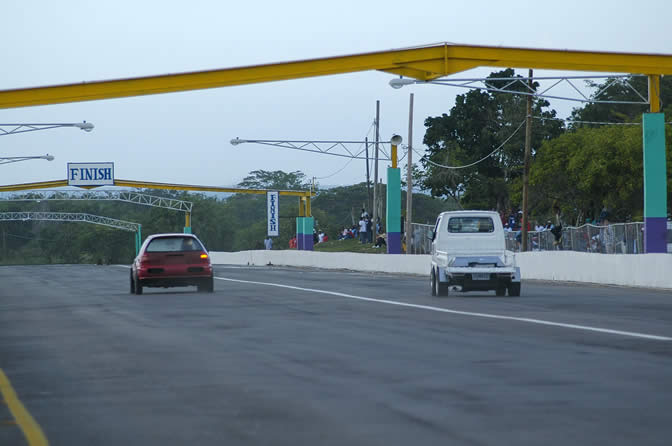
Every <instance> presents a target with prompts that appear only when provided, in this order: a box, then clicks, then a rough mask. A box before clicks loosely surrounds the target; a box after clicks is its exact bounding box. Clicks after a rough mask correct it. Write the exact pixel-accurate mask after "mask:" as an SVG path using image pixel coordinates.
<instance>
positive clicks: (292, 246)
mask: <svg viewBox="0 0 672 446" xmlns="http://www.w3.org/2000/svg"><path fill="white" fill-rule="evenodd" d="M289 249H296V236H294V237H293V238H291V239H289Z"/></svg>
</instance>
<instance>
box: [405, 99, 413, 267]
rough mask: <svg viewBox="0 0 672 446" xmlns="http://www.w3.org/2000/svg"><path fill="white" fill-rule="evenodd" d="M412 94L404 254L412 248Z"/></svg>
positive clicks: (409, 119)
mask: <svg viewBox="0 0 672 446" xmlns="http://www.w3.org/2000/svg"><path fill="white" fill-rule="evenodd" d="M412 155H413V93H411V99H410V102H409V105H408V155H406V161H407V163H408V165H407V169H406V254H410V253H411V247H412V246H413V226H412V221H413V220H412V218H413V157H412Z"/></svg>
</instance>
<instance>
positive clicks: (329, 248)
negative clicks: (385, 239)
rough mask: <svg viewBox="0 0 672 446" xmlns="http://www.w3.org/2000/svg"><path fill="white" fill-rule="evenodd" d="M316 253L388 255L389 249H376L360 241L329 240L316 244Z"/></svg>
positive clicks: (370, 244)
mask: <svg viewBox="0 0 672 446" xmlns="http://www.w3.org/2000/svg"><path fill="white" fill-rule="evenodd" d="M313 249H314V250H315V251H321V252H363V253H366V254H386V253H387V248H386V247H385V246H383V247H382V248H374V247H373V244H372V243H366V244H364V245H362V244H361V243H359V241H358V240H354V239H347V240H329V241H328V242H324V243H316V244H315V246H314V248H313Z"/></svg>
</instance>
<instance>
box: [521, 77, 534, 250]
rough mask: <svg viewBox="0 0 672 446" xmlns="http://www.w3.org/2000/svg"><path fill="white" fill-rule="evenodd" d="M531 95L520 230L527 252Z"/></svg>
mask: <svg viewBox="0 0 672 446" xmlns="http://www.w3.org/2000/svg"><path fill="white" fill-rule="evenodd" d="M528 77H529V80H528V82H529V84H528V85H529V87H530V90H532V69H530V72H529V75H528ZM531 147H532V95H528V96H527V115H526V117H525V160H524V170H523V223H522V225H523V227H522V228H521V236H522V242H523V244H522V248H521V249H522V251H527V222H528V215H527V212H528V208H527V199H528V195H529V190H528V189H529V181H530V156H531V151H532V148H531Z"/></svg>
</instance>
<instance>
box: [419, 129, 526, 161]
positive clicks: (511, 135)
mask: <svg viewBox="0 0 672 446" xmlns="http://www.w3.org/2000/svg"><path fill="white" fill-rule="evenodd" d="M523 124H525V120H523V121H522V122H521V123H520V125H519V126H518V127H517V128H516V130H514V131H513V133H511V134H510V135H509V137H508V138H506V139H505V140H504V142H503V143H501V144H500V145H499V146H498V147H497V148H496V149H495V150H493V151H492V152H490V153H488V154H487V155H486V156H484V157H483V158H481V159H480V160H478V161H475V162H473V163H471V164H467V165H465V166H445V165H443V164H439V163H435V162H434V161H432V160H430V159H429V158H427V157H425V155H423V154H422V153H419V152H418V151H417V150H416V151H415V153H417V154H418V155H420V156H421V157H423V158H425V160H426V161H427V162H428V163H429V164H431V165H433V166H436V167H441V168H443V169H466V168H467V167H472V166H475V165H476V164H478V163H480V162H483V161H485V160H486V159H488V158H490V157H491V156H492V155H494V154H495V153H496V152H497V151H498V150H499V149H501V148H502V147H504V145H505V144H506V143H507V142H509V140H510V139H511V138H513V137H514V136H515V135H516V133H518V131H519V130H520V129H521V128H522V127H523ZM413 150H415V149H413Z"/></svg>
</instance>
